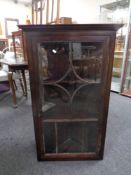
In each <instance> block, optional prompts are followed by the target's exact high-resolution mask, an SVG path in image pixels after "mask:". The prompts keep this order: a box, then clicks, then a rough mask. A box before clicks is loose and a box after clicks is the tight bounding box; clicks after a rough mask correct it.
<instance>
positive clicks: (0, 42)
mask: <svg viewBox="0 0 131 175" xmlns="http://www.w3.org/2000/svg"><path fill="white" fill-rule="evenodd" d="M7 47H8V39H6V38H5V39H4V38H0V51H3V49H5V48H7Z"/></svg>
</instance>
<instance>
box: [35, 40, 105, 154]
mask: <svg viewBox="0 0 131 175" xmlns="http://www.w3.org/2000/svg"><path fill="white" fill-rule="evenodd" d="M38 51H39V60H40V69H39V70H40V75H41V84H42V89H41V102H42V113H44V137H45V139H44V140H45V150H46V152H47V153H50V152H54V153H56V152H59V153H63V152H64V153H66V152H77V153H79V152H90V151H95V149H96V141H97V136H96V133H97V127H98V126H97V121H98V120H99V117H100V113H101V106H102V105H101V81H102V80H101V74H102V60H103V50H102V43H93V42H44V43H41V44H40V46H39V48H38ZM42 92H43V93H42ZM94 128H95V129H94ZM88 132H91V133H92V137H91V134H89V135H90V136H89V135H88ZM60 133H65V135H63V137H62V136H61V135H60ZM88 141H89V142H88Z"/></svg>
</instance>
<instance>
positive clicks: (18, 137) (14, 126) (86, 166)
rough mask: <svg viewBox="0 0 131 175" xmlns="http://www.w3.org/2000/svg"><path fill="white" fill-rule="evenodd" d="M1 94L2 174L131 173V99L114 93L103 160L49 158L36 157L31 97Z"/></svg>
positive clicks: (73, 174)
mask: <svg viewBox="0 0 131 175" xmlns="http://www.w3.org/2000/svg"><path fill="white" fill-rule="evenodd" d="M17 98H18V108H16V109H13V108H12V99H11V96H10V93H5V94H2V95H0V175H131V99H130V98H127V97H124V96H120V95H118V94H115V93H111V98H110V107H109V115H108V127H107V137H106V145H105V155H104V160H102V161H66V162H64V161H54V162H53V161H52V162H50V161H47V162H38V161H37V158H36V149H35V140H34V129H33V120H32V112H31V99H30V96H29V97H28V98H27V99H26V98H25V97H22V96H21V95H20V94H17Z"/></svg>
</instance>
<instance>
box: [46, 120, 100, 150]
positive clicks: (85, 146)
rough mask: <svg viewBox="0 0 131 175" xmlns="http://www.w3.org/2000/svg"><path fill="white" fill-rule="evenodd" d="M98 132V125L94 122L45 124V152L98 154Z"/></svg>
mask: <svg viewBox="0 0 131 175" xmlns="http://www.w3.org/2000/svg"><path fill="white" fill-rule="evenodd" d="M97 132H98V126H97V123H92V122H90V123H88V122H65V123H63V122H62V123H45V124H44V141H45V152H46V153H85V152H96V146H97Z"/></svg>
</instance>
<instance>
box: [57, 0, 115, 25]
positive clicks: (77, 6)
mask: <svg viewBox="0 0 131 175" xmlns="http://www.w3.org/2000/svg"><path fill="white" fill-rule="evenodd" d="M114 1H115V0H61V4H60V16H61V17H72V20H73V21H74V22H76V23H100V22H107V21H103V19H101V17H100V5H103V4H108V3H111V2H114Z"/></svg>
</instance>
